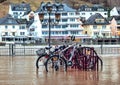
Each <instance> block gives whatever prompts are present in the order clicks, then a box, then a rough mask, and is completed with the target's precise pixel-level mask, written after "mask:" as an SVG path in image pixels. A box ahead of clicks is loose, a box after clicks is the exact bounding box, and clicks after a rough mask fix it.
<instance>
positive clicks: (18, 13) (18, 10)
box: [8, 2, 31, 19]
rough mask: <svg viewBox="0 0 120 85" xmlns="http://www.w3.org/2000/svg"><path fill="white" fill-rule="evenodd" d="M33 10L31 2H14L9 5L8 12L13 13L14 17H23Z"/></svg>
mask: <svg viewBox="0 0 120 85" xmlns="http://www.w3.org/2000/svg"><path fill="white" fill-rule="evenodd" d="M29 12H31V7H30V4H28V3H25V2H22V3H20V4H13V3H11V4H10V5H9V12H8V14H10V15H12V17H14V18H19V19H20V18H21V17H22V16H23V15H26V14H28V13H29Z"/></svg>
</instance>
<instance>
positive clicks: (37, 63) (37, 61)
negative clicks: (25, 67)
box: [36, 54, 48, 69]
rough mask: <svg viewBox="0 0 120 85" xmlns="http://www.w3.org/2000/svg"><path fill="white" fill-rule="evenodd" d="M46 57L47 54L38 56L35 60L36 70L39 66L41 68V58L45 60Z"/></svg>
mask: <svg viewBox="0 0 120 85" xmlns="http://www.w3.org/2000/svg"><path fill="white" fill-rule="evenodd" d="M46 57H48V54H42V55H40V56H39V57H38V58H37V60H36V68H37V69H38V68H39V67H40V66H42V64H41V65H40V64H39V63H42V62H41V59H42V58H46ZM43 65H44V63H43Z"/></svg>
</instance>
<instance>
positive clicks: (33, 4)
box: [0, 0, 51, 18]
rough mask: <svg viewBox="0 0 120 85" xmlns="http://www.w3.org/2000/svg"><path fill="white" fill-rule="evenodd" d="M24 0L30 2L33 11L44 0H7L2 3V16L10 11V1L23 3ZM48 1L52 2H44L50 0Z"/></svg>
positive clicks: (0, 5) (0, 10)
mask: <svg viewBox="0 0 120 85" xmlns="http://www.w3.org/2000/svg"><path fill="white" fill-rule="evenodd" d="M23 1H24V2H26V3H30V5H31V8H32V10H33V11H34V10H36V9H37V8H38V7H39V5H40V3H41V2H42V0H35V1H34V0H11V1H10V0H6V1H4V2H3V3H0V18H1V17H3V16H5V15H6V14H7V13H8V11H9V4H10V3H21V2H23ZM48 1H49V2H50V1H51V0H44V2H48Z"/></svg>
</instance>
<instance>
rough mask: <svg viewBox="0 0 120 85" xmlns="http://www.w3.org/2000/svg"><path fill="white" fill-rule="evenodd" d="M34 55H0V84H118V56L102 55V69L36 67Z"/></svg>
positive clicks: (119, 61) (119, 81)
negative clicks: (64, 70)
mask: <svg viewBox="0 0 120 85" xmlns="http://www.w3.org/2000/svg"><path fill="white" fill-rule="evenodd" d="M35 61H36V58H34V57H26V56H25V57H18V56H17V57H16V56H15V57H13V58H11V57H2V56H1V57H0V85H120V57H104V58H103V70H102V71H92V70H91V71H90V70H89V71H82V70H76V69H68V71H67V72H56V71H53V72H51V73H50V72H48V73H47V72H46V71H45V69H43V68H42V69H38V70H37V69H36V67H35Z"/></svg>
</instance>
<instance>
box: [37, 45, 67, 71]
mask: <svg viewBox="0 0 120 85" xmlns="http://www.w3.org/2000/svg"><path fill="white" fill-rule="evenodd" d="M64 48H65V46H64V45H63V46H60V47H56V48H53V47H45V48H41V49H38V50H37V51H36V54H37V56H39V57H38V58H37V60H36V67H37V69H38V68H39V67H40V66H44V63H45V62H46V60H47V58H48V57H49V56H52V55H54V54H57V53H58V51H59V50H61V49H64ZM49 49H50V53H49Z"/></svg>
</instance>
